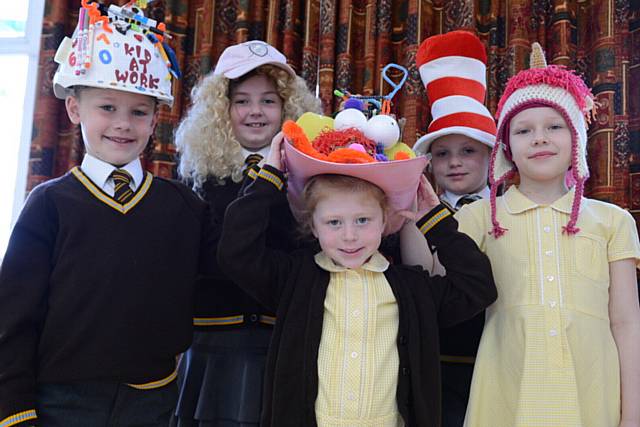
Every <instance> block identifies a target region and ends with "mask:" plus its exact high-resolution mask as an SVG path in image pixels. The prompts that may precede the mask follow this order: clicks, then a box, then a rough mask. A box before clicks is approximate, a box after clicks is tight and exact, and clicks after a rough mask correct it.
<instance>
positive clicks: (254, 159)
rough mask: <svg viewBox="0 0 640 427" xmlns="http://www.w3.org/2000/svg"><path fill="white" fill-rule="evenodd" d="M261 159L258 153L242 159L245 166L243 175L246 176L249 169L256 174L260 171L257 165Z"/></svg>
mask: <svg viewBox="0 0 640 427" xmlns="http://www.w3.org/2000/svg"><path fill="white" fill-rule="evenodd" d="M262 158H263V157H262V156H261V155H260V154H258V153H253V154H249V155H248V156H247V158H246V159H244V165H245V169H244V174H245V175H246V174H248V173H249V171H250V170H251V169H253V170H255V171H256V172H258V171H259V170H260V167H259V166H258V163H260V161H261V160H262Z"/></svg>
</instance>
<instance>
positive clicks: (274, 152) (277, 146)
mask: <svg viewBox="0 0 640 427" xmlns="http://www.w3.org/2000/svg"><path fill="white" fill-rule="evenodd" d="M283 141H284V133H282V132H278V133H277V134H276V136H274V137H273V139H272V140H271V150H270V151H269V155H268V156H267V160H266V161H265V164H267V165H269V166H272V167H274V168H276V169H278V170H279V171H282V169H283V166H282V159H283V158H284V147H283V146H282V143H283Z"/></svg>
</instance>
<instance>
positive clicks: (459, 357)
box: [414, 31, 496, 427]
mask: <svg viewBox="0 0 640 427" xmlns="http://www.w3.org/2000/svg"><path fill="white" fill-rule="evenodd" d="M416 62H417V67H418V69H419V71H420V77H421V78H422V81H423V82H424V85H425V90H426V92H427V96H428V97H429V103H430V105H431V116H432V118H433V120H432V121H431V123H430V124H429V128H428V131H427V134H426V135H424V136H423V137H422V138H420V139H419V140H418V141H417V143H416V145H415V146H414V150H415V151H416V152H418V153H431V156H432V157H431V164H430V168H431V172H432V173H433V176H434V178H435V181H436V183H437V184H438V186H439V187H440V188H442V189H443V190H444V191H443V193H442V194H441V195H440V200H441V202H442V204H443V205H445V206H446V207H447V208H448V209H449V210H450V211H451V212H452V213H454V212H456V211H457V210H458V209H459V208H460V207H461V206H463V205H465V204H467V203H471V202H473V201H475V200H479V199H481V198H487V197H489V187H488V186H487V177H488V170H489V154H490V152H491V148H492V147H493V145H494V143H495V135H496V125H495V121H494V119H493V117H492V116H491V113H489V111H488V110H487V108H486V107H485V106H484V98H485V93H486V62H487V54H486V51H485V47H484V45H483V44H482V42H481V41H480V39H478V37H476V36H475V35H474V34H472V33H470V32H467V31H452V32H450V33H446V34H441V35H437V36H433V37H429V38H428V39H426V40H425V41H424V42H422V44H421V45H420V48H419V49H418V53H417V56H416ZM436 265H437V264H436ZM437 268H438V267H436V270H435V271H436V272H437V271H438V270H437ZM483 325H484V312H483V313H480V314H479V315H477V316H476V317H475V318H473V319H471V320H469V321H466V322H464V323H462V324H459V325H456V326H454V327H451V328H447V329H443V330H441V331H440V353H441V356H440V357H441V362H442V425H443V426H445V427H449V426H451V427H454V426H455V427H460V426H461V425H462V423H463V420H464V414H465V410H466V406H467V401H468V399H469V389H470V387H471V378H472V375H473V364H474V360H475V355H476V352H477V350H478V344H479V342H480V336H481V335H482V328H483Z"/></svg>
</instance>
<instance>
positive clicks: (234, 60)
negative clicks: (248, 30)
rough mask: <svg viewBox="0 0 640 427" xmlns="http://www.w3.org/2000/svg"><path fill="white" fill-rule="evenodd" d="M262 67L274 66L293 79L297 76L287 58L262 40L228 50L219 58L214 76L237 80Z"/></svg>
mask: <svg viewBox="0 0 640 427" xmlns="http://www.w3.org/2000/svg"><path fill="white" fill-rule="evenodd" d="M262 65H273V66H276V67H279V68H282V69H283V70H285V71H286V72H287V73H289V75H290V76H291V77H295V76H296V73H295V72H294V71H293V69H292V68H291V67H290V66H289V65H288V64H287V58H286V57H285V56H284V55H283V54H282V53H280V51H278V49H276V48H275V47H273V46H271V45H270V44H268V43H265V42H263V41H260V40H251V41H248V42H244V43H240V44H236V45H233V46H229V47H228V48H226V49H225V50H224V52H222V55H220V58H218V63H217V64H216V68H215V70H213V74H214V75H219V74H222V75H223V76H225V77H226V78H228V79H237V78H238V77H241V76H243V75H245V74H247V73H248V72H249V71H251V70H255V69H256V68H258V67H260V66H262Z"/></svg>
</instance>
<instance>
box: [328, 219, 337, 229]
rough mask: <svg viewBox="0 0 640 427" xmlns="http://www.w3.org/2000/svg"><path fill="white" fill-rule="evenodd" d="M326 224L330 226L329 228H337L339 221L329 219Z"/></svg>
mask: <svg viewBox="0 0 640 427" xmlns="http://www.w3.org/2000/svg"><path fill="white" fill-rule="evenodd" d="M327 224H328V225H330V226H331V227H338V226H339V225H340V220H339V219H330V220H329V221H327Z"/></svg>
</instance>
